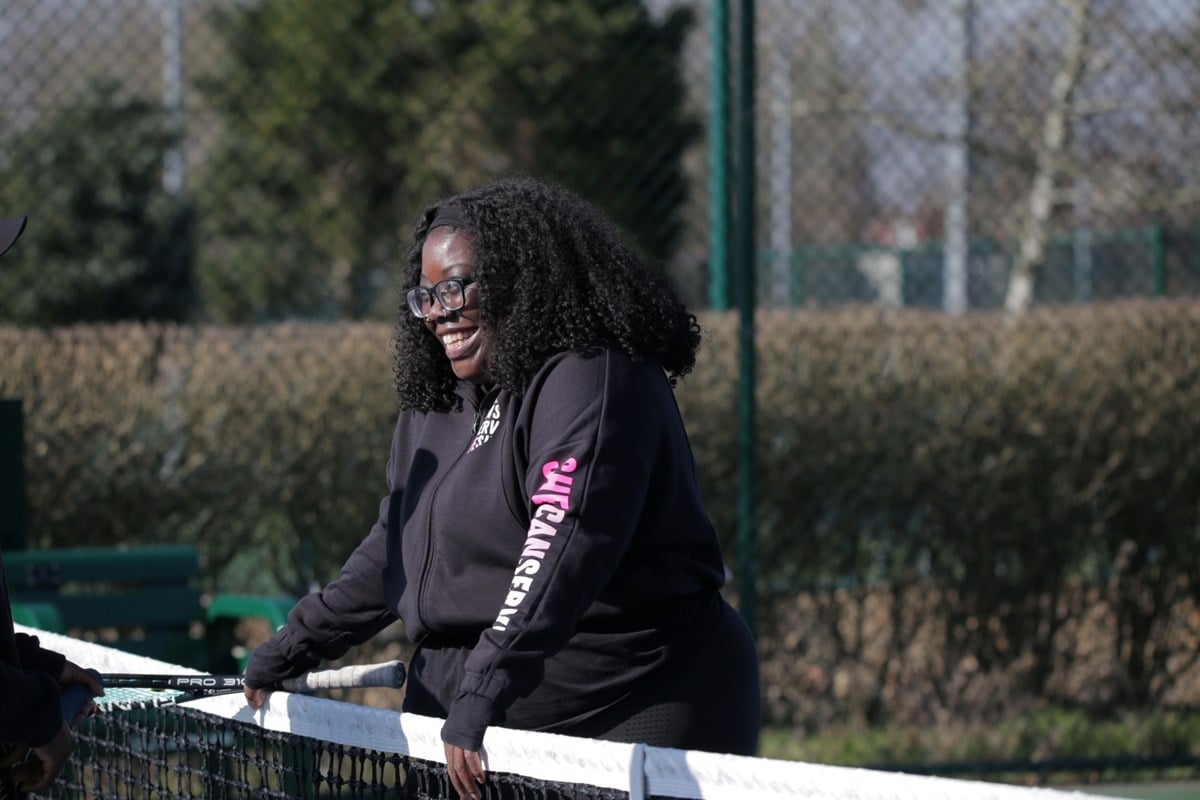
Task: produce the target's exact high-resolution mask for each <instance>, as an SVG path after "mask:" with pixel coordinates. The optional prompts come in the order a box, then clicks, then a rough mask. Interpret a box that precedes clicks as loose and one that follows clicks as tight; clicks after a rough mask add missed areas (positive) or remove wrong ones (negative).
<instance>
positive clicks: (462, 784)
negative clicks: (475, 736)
mask: <svg viewBox="0 0 1200 800" xmlns="http://www.w3.org/2000/svg"><path fill="white" fill-rule="evenodd" d="M446 772H447V774H449V776H450V783H451V784H452V785H453V786H454V791H456V792H458V796H459V797H461V798H462V799H463V800H468V798H469V799H470V800H479V797H480V792H479V787H480V786H482V785H483V783H484V781H486V780H487V773H486V772H484V771H483V759H482V758H480V757H479V751H477V750H463V749H462V748H461V747H456V746H455V745H452V744H446Z"/></svg>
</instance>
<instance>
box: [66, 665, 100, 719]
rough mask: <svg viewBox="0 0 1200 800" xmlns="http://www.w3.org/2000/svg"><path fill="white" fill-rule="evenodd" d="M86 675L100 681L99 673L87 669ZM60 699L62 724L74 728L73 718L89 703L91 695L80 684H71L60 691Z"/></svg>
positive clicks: (86, 688)
mask: <svg viewBox="0 0 1200 800" xmlns="http://www.w3.org/2000/svg"><path fill="white" fill-rule="evenodd" d="M88 673H89V674H91V675H92V676H93V677H94V678H95V679H96V680H98V681H100V680H101V678H100V673H99V672H97V671H96V670H94V669H89V670H88ZM101 683H103V681H101ZM61 699H62V716H63V722H65V723H67V725H69V726H71V727H75V718H76V717H78V716H79V712H80V711H82V710H83V707H84V706H85V705H86V704H87V703H89V702H91V699H92V693H91V691H89V690H88V687H86V686H84V685H83V684H82V683H72V684H71V685H70V686H67V687H65V688H64V689H63V690H62V695H61Z"/></svg>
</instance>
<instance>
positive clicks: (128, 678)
mask: <svg viewBox="0 0 1200 800" xmlns="http://www.w3.org/2000/svg"><path fill="white" fill-rule="evenodd" d="M405 677H406V673H405V670H404V662H402V661H385V662H383V663H382V664H360V665H356V666H350V667H331V668H328V669H315V670H312V671H310V672H306V673H304V674H303V675H298V676H297V677H295V678H288V679H286V680H283V681H281V682H280V683H279V685H278V686H275V687H274V688H276V689H283V690H284V691H289V692H316V691H320V690H322V689H365V688H370V687H382V688H388V689H399V688H400V687H402V686H403V685H404V680H405ZM245 681H246V676H244V675H165V674H142V673H128V672H117V673H109V674H106V675H101V676H100V682H101V683H102V684H103V685H104V687H105V688H106V689H108V688H111V689H162V690H167V689H170V690H174V691H178V692H187V693H188V694H194V695H208V694H223V693H226V692H240V691H241V690H242V686H243V685H244V684H245Z"/></svg>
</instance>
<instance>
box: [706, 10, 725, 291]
mask: <svg viewBox="0 0 1200 800" xmlns="http://www.w3.org/2000/svg"><path fill="white" fill-rule="evenodd" d="M728 21H729V14H728V9H727V7H726V0H710V2H709V6H708V46H709V49H710V51H711V52H710V53H709V59H708V305H709V307H710V308H711V309H712V310H713V311H725V310H727V309H728V308H729V249H728V242H729V171H728V169H727V167H728V164H729V127H728V126H729V92H728V82H729V27H728V24H729V22H728Z"/></svg>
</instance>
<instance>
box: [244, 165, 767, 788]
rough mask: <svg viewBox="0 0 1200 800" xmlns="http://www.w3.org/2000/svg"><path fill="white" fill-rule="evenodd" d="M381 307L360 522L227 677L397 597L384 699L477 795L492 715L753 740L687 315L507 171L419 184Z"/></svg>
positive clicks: (623, 258) (295, 656)
mask: <svg viewBox="0 0 1200 800" xmlns="http://www.w3.org/2000/svg"><path fill="white" fill-rule="evenodd" d="M405 281H406V285H407V286H409V287H410V288H409V289H408V290H407V293H406V295H405V304H404V308H402V309H401V314H400V319H399V322H398V324H397V328H396V339H397V347H396V355H395V365H394V366H395V381H396V388H397V392H398V394H399V398H400V405H401V409H402V411H401V414H400V417H399V420H398V422H397V424H396V429H395V434H394V437H393V440H392V448H391V458H390V459H389V462H388V470H387V471H388V490H389V493H388V495H387V496H386V497H385V498H384V499H383V501H382V503H381V505H380V513H379V519H378V522H376V524H375V526H374V527H373V528H372V530H371V532H370V534H369V535H368V536H367V538H366V539H364V540H363V542H362V543H361V544H360V545H359V546H358V548H357V549H356V550H355V551H354V553H353V554H351V556H350V558H349V560H348V561H347V562H346V564H345V566H344V567H343V568H342V572H341V575H340V577H338V578H337V579H336V580H334V581H333V582H332V583H330V584H329V585H328V586H326V587H325V588H324V589H323V590H322V591H321V592H318V593H315V594H312V595H309V596H308V597H305V598H304V599H302V600H301V601H300V602H299V603H298V604H297V606H296V608H295V609H294V610H293V611H292V612H291V614H290V616H289V619H288V624H287V625H286V626H285V628H283V629H282V630H281V631H280V632H279V633H278V634H276V636H275V637H274V638H273V639H272V640H271V641H269V642H267V643H265V644H264V645H262V646H261V647H259V648H258V649H257V650H256V651H255V653H254V655H253V658H252V659H251V660H250V662H249V664H248V666H247V669H246V686H247V687H248V688H247V689H246V696H247V698H248V700H249V701H250V704H251V705H252V706H254V707H256V708H257V707H259V706H260V705H261V703H262V701H263V690H264V689H266V688H268V687H270V686H272V685H274V684H275V683H276V682H277V681H279V680H280V679H283V678H287V677H291V676H293V675H296V674H299V673H300V672H302V671H303V670H305V669H308V668H311V667H312V666H314V665H316V664H317V663H318V662H319V661H320V660H322V659H332V658H336V657H338V656H341V655H342V654H343V653H345V652H346V650H347V649H348V648H349V647H351V646H352V645H354V644H357V643H360V642H363V641H365V640H367V639H368V638H370V637H371V636H373V635H374V634H375V633H377V632H378V631H380V630H382V629H383V628H384V627H385V626H387V625H388V624H390V623H391V622H393V621H394V620H395V619H397V618H399V619H400V620H402V621H403V622H404V625H405V629H406V633H407V635H408V636H409V638H410V639H412V640H413V641H414V642H415V643H416V645H417V648H416V651H415V653H414V655H413V657H412V660H411V664H410V665H409V681H408V687H407V691H406V695H405V700H404V710H405V711H410V712H414V713H418V714H424V715H429V716H436V717H441V718H444V719H445V720H446V722H445V725H444V726H443V728H442V738H443V740H444V742H445V747H446V758H447V765H448V769H449V772H450V779H451V782H452V783H453V785H454V788H455V790H456V791H458V792H459V794H460V795H462V796H464V797H466V796H472V797H474V796H477V793H476V792H477V789H476V787H475V786H474V785H472V783H471V781H477V782H482V781H483V780H484V771H483V768H482V765H481V761H480V757H479V750H480V747H481V745H482V742H483V735H484V731H485V729H486V728H487V727H488V726H489V725H504V726H506V727H510V728H521V729H529V730H543V731H553V732H557V733H565V734H572V735H578V736H587V737H592V738H603V739H612V740H618V741H636V742H644V743H647V744H652V745H659V746H670V747H680V748H687V749H703V750H710V751H718V752H732V753H740V754H752V753H753V752H754V751H755V748H756V745H757V734H758V725H759V711H760V707H759V703H760V701H759V688H758V667H757V659H756V656H755V650H754V645H753V641H752V639H751V637H750V635H749V632H748V630H747V628H746V626H745V625H744V623H743V622H742V620H741V619H740V618H739V617H738V615H737V613H736V612H735V611H733V609H731V608H730V607H729V605H728V604H727V603H726V602H725V601H724V600H723V599H722V597H721V595H720V593H719V589H720V587H721V585H722V582H723V577H724V567H723V565H722V561H721V554H720V551H719V547H718V543H717V536H716V533H715V531H714V529H713V526H712V524H711V522H710V521H709V519H708V517H707V516H706V514H705V512H704V509H703V506H702V503H701V499H700V493H699V489H698V486H697V480H696V473H695V464H694V461H693V458H692V453H691V449H690V445H689V444H688V440H687V435H686V433H685V431H684V427H683V423H682V420H681V418H680V414H679V410H678V407H677V405H676V403H675V398H674V394H673V392H672V384H673V383H674V381H675V379H676V378H677V377H680V376H682V375H684V374H686V373H687V372H689V371H690V370H691V369H692V366H693V364H694V362H695V353H696V349H697V347H698V346H699V342H700V329H699V326H698V324H697V322H696V318H695V316H694V315H692V314H690V313H689V312H688V311H687V309H686V308H685V307H684V306H683V305H682V303H681V302H680V301H679V300H678V299H677V298H676V297H675V295H674V294H673V293H672V292H671V290H670V289H669V288H668V287H667V285H666V283H665V282H664V281H662V280H661V279H659V278H658V277H657V276H656V275H654V274H653V273H652V272H651V271H649V270H648V269H647V268H646V267H645V266H644V265H643V263H642V262H641V260H640V259H639V258H638V257H637V256H636V255H635V253H634V251H633V250H632V249H631V248H630V247H629V246H628V245H627V244H626V243H625V241H624V240H623V238H622V236H621V234H620V232H619V231H618V230H617V229H616V228H615V227H614V226H613V225H612V224H611V223H610V222H609V221H608V220H606V219H605V218H604V217H603V216H602V215H601V214H600V213H599V212H598V211H597V210H596V209H594V208H593V207H592V206H590V205H588V204H587V203H585V202H584V201H583V200H581V199H580V198H578V197H576V196H575V195H573V194H571V193H569V192H567V191H565V190H563V189H560V188H557V187H554V186H551V185H547V184H545V183H542V182H539V181H536V180H533V179H528V178H514V179H506V180H501V181H498V182H495V183H492V184H489V185H486V186H483V187H480V188H478V189H474V190H471V191H468V192H465V193H463V194H461V195H458V196H456V197H453V198H451V199H449V200H446V201H444V202H441V203H437V204H434V205H432V206H430V207H429V208H427V209H426V210H425V212H424V214H423V215H422V217H421V220H420V222H419V223H418V224H417V226H416V229H415V232H414V241H413V244H412V247H411V249H410V251H409V263H408V268H407V270H406V272H405Z"/></svg>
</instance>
